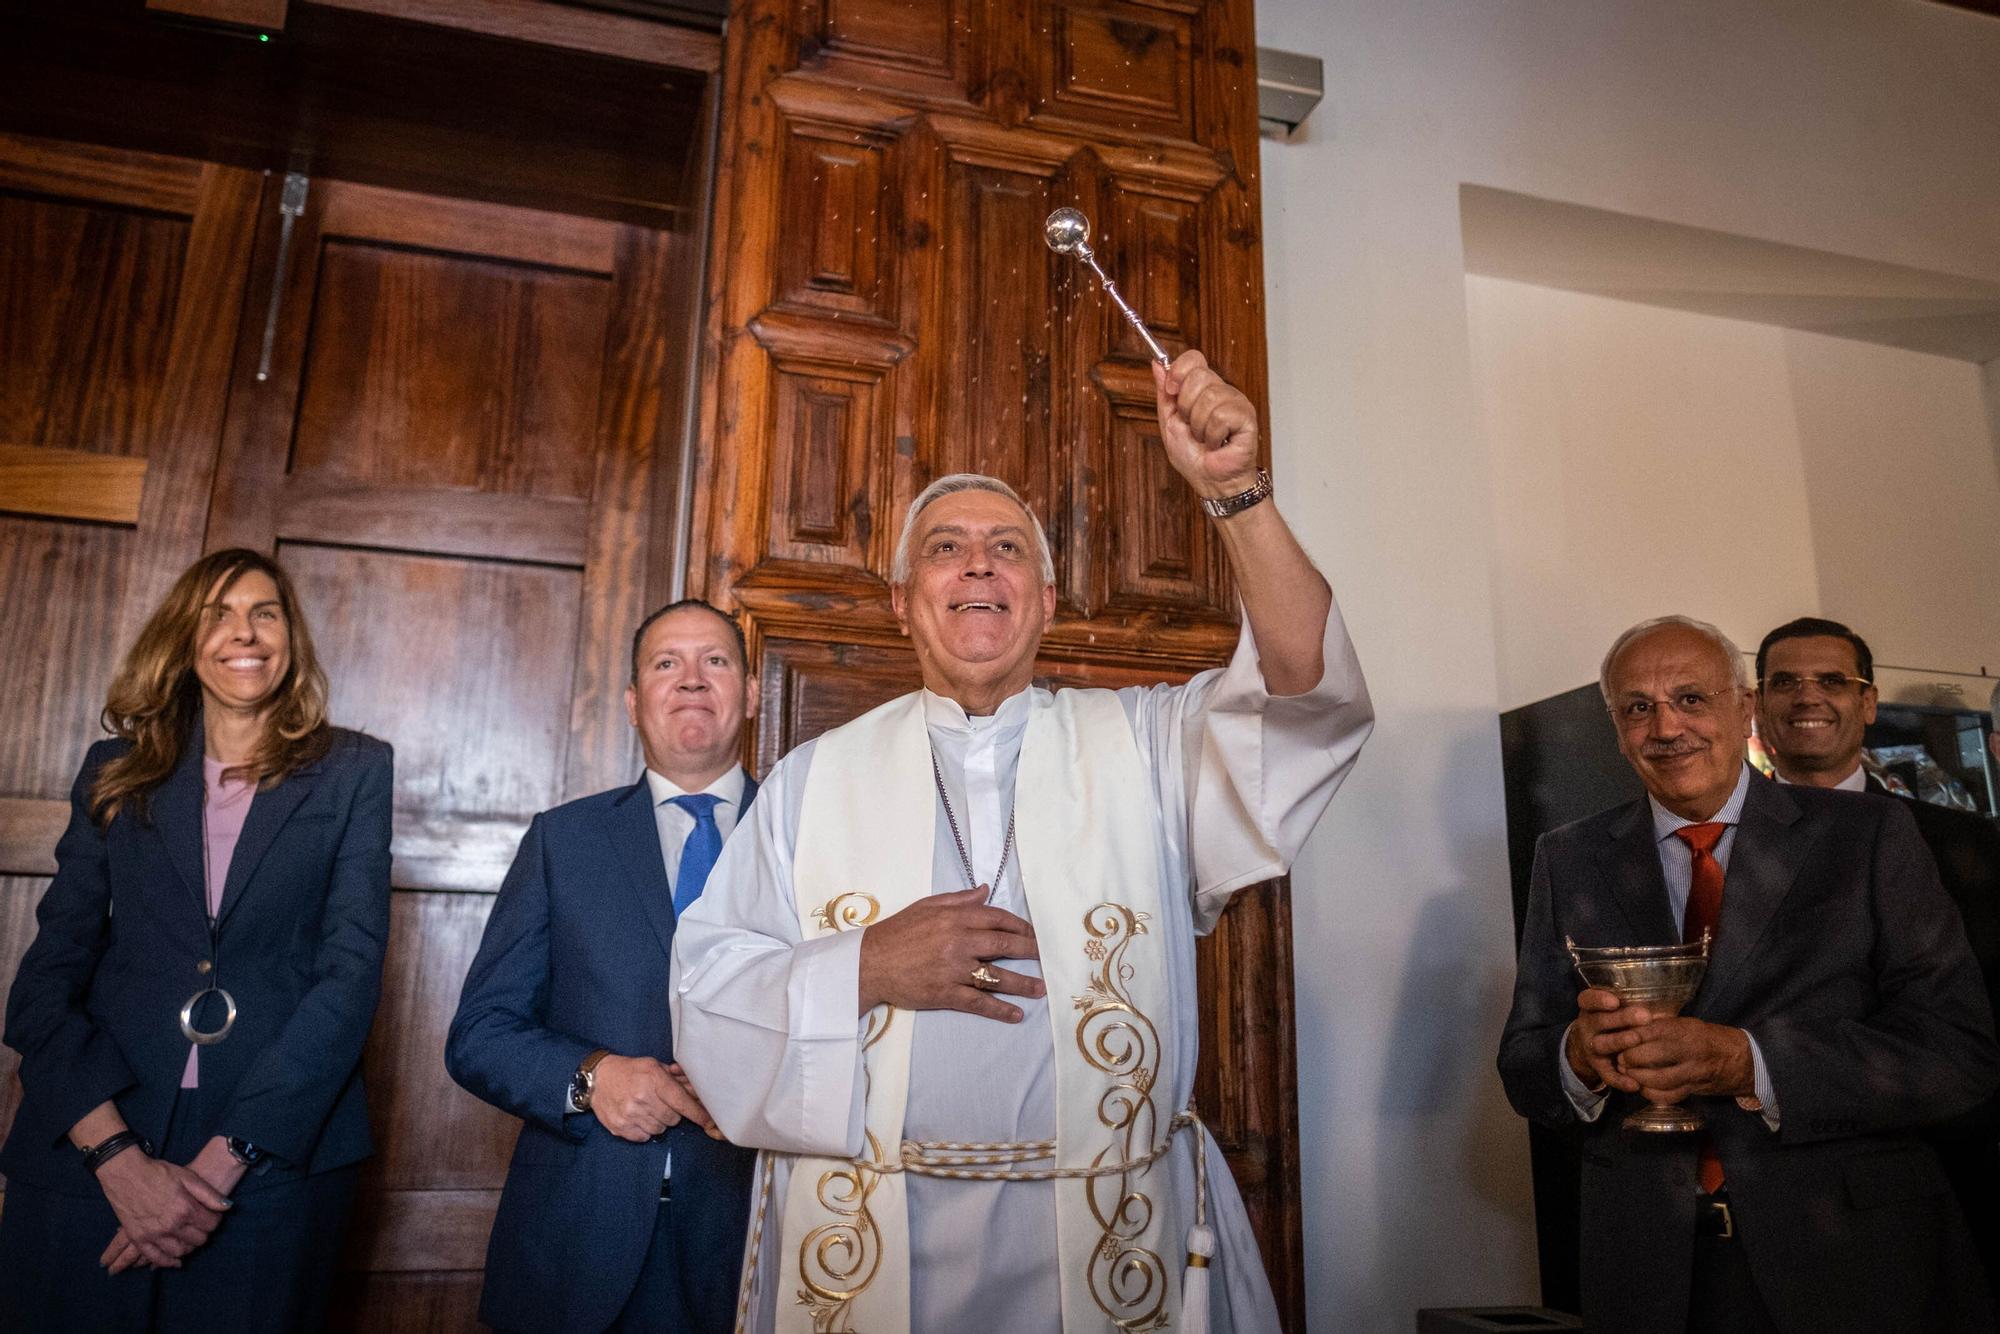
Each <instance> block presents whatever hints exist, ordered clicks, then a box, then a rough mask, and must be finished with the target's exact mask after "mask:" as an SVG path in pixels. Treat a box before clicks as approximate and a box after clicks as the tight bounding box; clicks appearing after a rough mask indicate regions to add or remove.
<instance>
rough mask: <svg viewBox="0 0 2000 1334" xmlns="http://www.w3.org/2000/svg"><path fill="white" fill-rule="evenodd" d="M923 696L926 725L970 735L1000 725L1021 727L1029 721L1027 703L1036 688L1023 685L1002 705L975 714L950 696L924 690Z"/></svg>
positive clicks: (1001, 703) (1003, 701) (1002, 702)
mask: <svg viewBox="0 0 2000 1334" xmlns="http://www.w3.org/2000/svg"><path fill="white" fill-rule="evenodd" d="M922 694H923V697H924V724H925V726H927V727H936V728H939V729H941V730H943V731H946V732H958V733H961V734H964V735H967V736H971V735H975V734H977V733H980V732H984V731H988V730H989V729H992V728H998V727H1019V726H1020V725H1021V724H1022V723H1024V722H1026V721H1027V720H1028V705H1029V702H1030V700H1032V699H1033V697H1034V694H1035V688H1034V687H1033V686H1032V685H1030V686H1024V687H1022V688H1021V689H1020V690H1017V691H1015V692H1014V693H1013V694H1011V695H1009V696H1008V697H1007V698H1006V699H1004V700H1002V701H1001V702H1000V707H999V708H997V709H995V710H993V712H992V713H990V714H985V715H982V716H980V717H973V716H972V715H970V714H968V713H967V712H966V711H965V709H964V707H963V706H962V705H960V704H959V702H958V701H957V700H955V699H952V698H951V697H950V696H949V695H939V694H934V693H933V692H931V691H930V690H925V691H923V692H922Z"/></svg>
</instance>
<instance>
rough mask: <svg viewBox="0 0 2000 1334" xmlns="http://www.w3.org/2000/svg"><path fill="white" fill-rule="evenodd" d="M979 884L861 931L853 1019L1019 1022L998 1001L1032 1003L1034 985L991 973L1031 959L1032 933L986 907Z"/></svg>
mask: <svg viewBox="0 0 2000 1334" xmlns="http://www.w3.org/2000/svg"><path fill="white" fill-rule="evenodd" d="M986 899H987V890H986V887H985V886H984V885H981V886H980V887H979V888H977V889H965V890H960V891H959V892H958V893H956V894H933V895H931V896H930V897H929V898H927V899H924V900H923V901H922V902H921V903H913V904H911V905H910V906H909V907H907V908H905V909H903V910H902V911H901V912H899V913H895V914H893V915H892V916H889V917H886V918H884V919H883V920H882V921H879V922H877V923H875V924H874V925H872V926H870V927H867V928H866V929H864V930H863V931H862V933H861V988H860V1011H859V1012H860V1013H862V1014H866V1013H867V1012H868V1011H869V1010H872V1009H874V1008H875V1007H876V1006H877V1005H893V1006H895V1007H896V1008H897V1009H899V1010H963V1011H965V1013H967V1014H977V1015H984V1016H985V1017H986V1018H988V1019H998V1020H1000V1021H1001V1022H1003V1023H1009V1024H1012V1023H1019V1022H1020V1019H1021V1011H1020V1009H1019V1007H1017V1006H1013V1005H1009V1004H1008V1003H1007V1002H1005V1001H1003V1000H1000V999H999V997H1000V996H1002V995H1006V996H1027V997H1030V998H1032V999H1037V1000H1039V999H1040V998H1041V996H1042V981H1041V979H1040V978H1038V977H1023V976H1022V975H1021V974H1019V973H1015V972H1010V971H1008V970H1007V969H1005V968H1000V967H997V966H996V965H995V964H994V963H993V960H995V959H1033V958H1037V957H1039V956H1038V955H1037V953H1036V949H1035V931H1034V928H1033V927H1031V926H1029V925H1028V924H1027V923H1026V922H1025V921H1023V920H1022V919H1021V918H1019V917H1016V916H1015V915H1014V914H1013V913H1010V912H1008V911H1006V910H1005V909H1003V908H994V907H989V906H988V905H987V902H986Z"/></svg>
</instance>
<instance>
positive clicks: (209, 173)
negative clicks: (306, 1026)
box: [0, 140, 700, 1329]
mask: <svg viewBox="0 0 2000 1334" xmlns="http://www.w3.org/2000/svg"><path fill="white" fill-rule="evenodd" d="M281 197H282V192H281V184H280V182H279V181H277V180H276V179H269V180H267V179H265V178H263V177H261V176H259V175H258V174H256V173H250V172H241V171H233V170H229V169H224V168H219V167H214V166H205V165H202V164H197V163H185V162H178V161H174V160H171V159H162V158H154V157H146V156H142V155H137V154H122V153H109V152H105V151H101V150H85V149H79V148H76V147H74V146H65V145H56V144H51V143H37V142H31V141H25V140H11V141H0V338H4V340H5V344H4V346H5V349H6V351H5V354H4V356H0V377H4V378H0V508H4V509H6V510H10V511H12V512H13V513H12V514H11V515H8V516H6V517H0V571H4V578H5V583H4V585H3V586H0V597H4V599H5V605H6V607H7V613H8V614H7V616H6V618H5V622H4V624H5V629H4V631H0V633H4V634H5V635H6V637H7V655H6V656H7V661H8V662H9V663H10V664H13V666H11V667H10V671H12V672H14V673H16V675H15V688H14V689H10V690H9V691H6V692H0V737H4V740H0V784H4V787H0V792H4V795H5V802H4V805H0V838H4V845H0V851H4V855H5V862H4V865H0V871H4V872H5V873H6V877H7V878H6V879H4V880H0V892H4V899H0V932H3V933H4V934H0V950H4V951H5V956H4V961H5V966H6V968H7V973H8V975H9V976H11V974H12V970H13V967H14V965H15V964H16V963H17V962H18V959H19V954H20V951H21V950H22V949H24V948H25V947H26V944H27V942H28V940H29V939H30V938H31V937H32V934H33V929H34V922H33V916H32V910H33V906H34V903H35V901H36V899H37V898H38V897H39V894H40V891H41V888H42V886H43V885H44V884H46V879H45V876H46V873H47V871H48V870H49V869H50V863H49V859H50V854H51V850H52V849H53V847H54V843H55V836H56V834H57V833H58V832H59V831H60V828H61V822H62V820H63V818H64V816H65V814H66V804H65V803H64V801H63V800H62V799H63V798H64V797H65V796H66V793H67V788H68V784H69V781H70V778H71V776H72V775H73V773H74V768H75V765H76V764H77V762H78V761H79V759H80V758H81V755H82V752H83V749H84V747H85V746H86V745H87V744H88V742H89V741H90V740H91V739H93V738H94V736H95V735H96V726H95V723H96V714H97V710H98V709H99V708H100V707H101V706H102V702H103V695H104V689H105V687H106V685H107V684H108V681H109V677H110V673H111V671H112V670H113V669H114V667H115V665H116V664H115V658H116V655H117V654H118V653H119V652H120V651H121V650H122V647H123V646H124V645H125V644H127V643H129V642H130V639H131V637H132V634H133V632H134V631H135V629H136V625H137V622H138V620H140V619H143V617H144V616H145V614H146V613H147V612H148V611H149V610H150V608H151V607H152V606H153V605H154V604H155V603H156V602H157V601H158V599H159V596H160V595H161V593H162V592H164V589H165V585H166V583H167V582H169V581H171V580H172V578H173V577H174V576H175V575H176V574H177V573H178V572H179V570H180V569H181V568H182V567H183V565H184V564H185V563H186V562H187V561H188V560H191V559H193V557H194V556H196V555H198V554H199V553H200V551H202V550H204V549H213V548H215V547H220V546H229V545H241V546H248V547H253V548H256V549H258V550H263V551H275V552H276V553H277V555H278V557H279V559H280V560H281V561H282V562H283V563H284V565H285V567H286V568H287V569H288V570H289V571H290V572H291V574H292V576H293V578H294V579H295V581H296V582H297V584H298V589H299V594H300V599H301V602H302V604H303V607H304V609H305V612H306V614H307V616H308V618H309V624H310V627H311V631H312V634H313V637H314V640H315V642H316V645H317V647H318V649H319V652H320V654H321V657H322V658H323V660H324V661H325V664H326V667H327V671H328V674H329V676H330V677H331V679H332V683H333V700H332V711H333V715H334V717H335V719H336V720H337V721H339V722H341V723H342V724H344V725H346V726H351V727H358V728H361V729H363V730H365V731H368V732H371V733H373V734H375V735H377V736H381V737H383V738H385V739H388V740H390V741H391V742H393V743H394V745H395V747H396V802H395V806H396V839H395V871H394V882H395V886H396V894H395V898H394V907H393V919H392V934H391V939H390V944H389V954H388V969H387V977H386V980H385V984H384V991H383V997H382V1005H381V1009H380V1011H379V1015H378V1018H377V1020H376V1026H375V1031H374V1034H373V1037H372V1039H371V1041H370V1043H369V1047H368V1052H367V1056H366V1078H367V1080H368V1085H369V1093H370V1110H371V1113H372V1117H373V1121H374V1125H375V1129H376V1140H377V1144H378V1151H377V1154H376V1156H375V1157H374V1158H373V1159H372V1160H371V1161H370V1163H369V1164H368V1165H367V1167H366V1169H365V1175H364V1184H363V1196H362V1199H361V1203H360V1206H359V1211H358V1216H357V1223H356V1228H355V1231H354V1235H353V1237H352V1239H351V1245H350V1252H349V1267H350V1271H351V1272H350V1273H349V1274H348V1276H347V1277H346V1278H345V1279H344V1280H343V1283H342V1286H341V1299H340V1300H341V1307H340V1310H339V1313H338V1315H339V1321H340V1323H342V1324H344V1325H348V1326H350V1327H353V1328H362V1329H376V1328H384V1327H387V1326H388V1325H390V1324H392V1323H393V1324H395V1325H397V1326H399V1327H405V1328H470V1327H471V1326H472V1325H473V1323H474V1309H475V1306H476V1300H477V1293H478V1286H479V1272H478V1271H479V1270H480V1268H481V1266H482V1265H483V1263H484V1255H485V1245H486V1235H487V1231H488V1229H489V1227H490V1224H491V1220H492V1215H493V1210H494V1208H495V1206H496V1205H497V1202H498V1195H499V1188H500V1185H501V1183H502V1181H503V1180H504V1179H505V1174H506V1167H507V1159H508V1154H509V1152H510V1150H511V1148H512V1145H513V1139H514V1134H515V1131H516V1129H517V1127H518V1123H517V1122H515V1121H514V1120H513V1119H512V1118H511V1117H508V1116H505V1115H503V1114H502V1113H500V1112H498V1111H496V1110H494V1109H492V1108H490V1107H487V1106H486V1105H484V1104H482V1103H480V1102H478V1101H477V1100H475V1099H474V1098H472V1097H471V1096H470V1095H468V1094H466V1093H465V1092H463V1091H462V1090H460V1089H459V1088H457V1087H456V1086H455V1085H453V1084H452V1083H451V1082H450V1080H449V1079H448V1078H447V1076H446V1074H445V1070H444V1065H443V1059H442V1053H443V1047H444V1036H445V1028H446V1026H447V1024H448V1023H449V1021H450V1017H451V1014H452V1011H453V1009H454V1008H455V1006H456V1003H457V998H458V991H459V987H460V985H461V983H462V982H463V980H464V977H465V972H466V969H467V968H468V967H469V966H470V964H471V960H472V954H473V951H474V950H475V949H476V948H477V945H478V942H479V935H480V932H481V930H482V929H483V928H484V925H485V921H486V915H487V910H488V908H489V906H490V904H491V898H490V895H491V893H492V891H493V890H494V889H495V888H497V886H498V884H499V882H500V879H501V876H502V875H503V873H504V872H505V869H506V866H507V863H508V862H509V861H510V860H511V858H512V855H513V850H514V846H515V844H516V843H517V842H518V840H519V838H520V835H521V833H522V831H523V830H524V829H525V827H526V824H527V821H528V818H529V817H530V816H531V815H533V814H534V813H535V812H536V811H539V810H543V809H545V808H547V807H549V806H553V805H555V804H557V803H559V802H561V801H563V800H566V799H567V798H568V797H570V796H574V795H579V794H582V793H585V792H592V791H597V790H600V789H603V788H606V787H610V786H613V785H615V784H618V783H623V782H629V781H630V780H631V779H632V777H633V775H634V774H636V773H637V772H638V769H639V759H638V754H637V750H636V747H635V745H634V743H633V739H632V734H631V729H630V728H629V727H628V726H627V724H626V723H625V719H624V711H623V705H622V692H623V689H624V685H625V682H626V679H627V674H628V665H627V664H628V658H627V653H628V646H629V636H630V633H631V627H632V626H633V625H634V624H636V623H637V622H638V620H639V619H640V618H641V617H642V616H643V615H644V613H645V610H646V609H647V607H648V606H649V605H651V604H652V603H654V602H657V601H659V600H661V599H663V598H664V597H665V596H666V591H667V590H666V583H667V575H668V573H669V571H670V570H671V566H672V557H671V554H670V551H669V548H670V545H671V527H672V523H671V519H672V515H673V513H674V509H675V503H676V499H677V497H676V494H675V489H676V486H677V478H678V475H679V469H678V464H679V446H678V438H679V428H680V423H681V420H682V416H683V408H684V400H683V397H682V396H683V395H684V394H685V393H686V392H687V391H688V389H689V387H690V386H689V380H690V378H691V376H690V368H691V366H692V364H693V358H692V355H691V348H690V347H689V339H690V335H691V332H692V329H693V327H694V317H695V311H694V307H693V304H692V303H693V302H694V300H695V298H696V296H697V294H698V291H699V286H700V284H699V279H698V273H697V263H698V262H697V260H696V259H695V257H694V251H693V248H692V243H691V242H690V241H689V240H688V239H687V238H685V237H681V236H678V235H674V234H667V233H660V232H655V231H649V230H646V229H642V228H638V227H633V226H624V225H619V224H615V223H609V222H601V221H597V220H594V219H588V218H576V217H567V216H563V215H558V214H550V213H540V212H534V211H530V210H525V209H519V208H509V207H502V206H498V205H492V204H483V203H472V202H467V201H464V200H457V199H445V198H439V197H433V196H426V195H418V194H408V193H402V192H397V191H390V190H383V189H377V188H372V187H368V186H362V185H354V184H348V183H344V182H338V181H312V182H307V183H306V184H305V202H304V206H303V209H302V211H299V212H298V213H297V214H296V216H295V217H294V218H293V220H292V224H291V226H290V228H289V237H288V238H286V239H284V241H283V244H282V245H281V244H280V240H281V237H282V236H283V234H284V232H285V230H286V229H285V228H284V227H283V223H282V218H283V209H282V208H281V206H280V202H281ZM281 255H282V260H283V262H282V266H280V256H281ZM274 291H275V294H276V295H275V299H274V298H273V292H274ZM169 406H171V411H168V407H169ZM163 412H165V413H166V416H167V419H166V420H162V419H161V416H162V413H163ZM83 510H87V511H88V512H66V511H83ZM7 1059H8V1060H9V1061H10V1062H11V1061H12V1053H8V1054H7ZM8 1083H9V1090H8V1094H7V1097H6V1099H5V1102H4V1104H0V1107H4V1111H0V1115H7V1114H10V1113H11V1109H12V1107H13V1106H14V1105H15V1097H16V1096H17V1093H16V1090H17V1088H18V1085H16V1084H15V1082H14V1081H13V1080H12V1079H11V1078H10V1079H9V1081H8ZM392 1309H393V1310H394V1312H395V1315H394V1318H393V1320H392V1319H391V1317H390V1312H391V1310H392Z"/></svg>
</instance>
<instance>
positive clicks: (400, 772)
mask: <svg viewBox="0 0 2000 1334" xmlns="http://www.w3.org/2000/svg"><path fill="white" fill-rule="evenodd" d="M406 537H407V538H408V539H410V540H411V542H412V544H414V541H415V540H416V538H417V537H418V534H416V533H409V534H406ZM278 557H279V559H280V560H282V561H283V562H284V563H285V568H286V569H287V570H288V571H290V572H291V575H292V578H293V580H294V581H295V582H296V583H297V585H298V590H299V600H300V601H301V602H302V603H303V604H304V605H305V608H306V612H307V615H308V616H309V617H310V618H311V624H312V627H313V637H314V641H315V643H316V646H317V647H318V649H319V653H320V656H321V658H322V660H323V661H324V662H325V664H326V669H327V674H328V675H329V676H330V677H331V678H332V682H333V702H332V712H333V716H334V717H336V718H339V719H342V720H344V721H345V722H346V723H347V724H348V725H350V726H353V727H358V728H361V729H362V730H364V731H367V732H371V733H373V734H375V735H376V736H382V737H389V738H393V739H394V743H395V746H396V804H397V806H398V807H400V808H404V809H410V810H419V811H424V812H426V813H427V814H432V815H451V816H513V817H516V818H518V819H520V820H521V821H522V822H523V823H524V824H525V822H526V819H527V817H528V816H530V815H533V814H534V813H535V812H536V811H539V810H544V809H546V808H547V807H549V806H553V805H555V804H556V803H557V802H558V801H559V800H560V799H561V798H562V794H563V779H562V775H563V765H564V747H565V745H566V744H567V742H568V739H569V694H570V671H571V658H572V654H573V652H574V648H573V646H574V643H575V637H576V626H577V610H578V601H579V593H580V591H581V580H580V578H579V576H578V574H577V572H576V571H573V570H563V569H554V568H550V567H547V566H540V565H512V564H501V563H499V562H489V561H462V560H454V559H445V558H441V557H436V556H415V555H402V554H397V553H391V552H383V551H359V550H352V549H346V548H338V547H323V546H313V545H307V544H303V543H300V544H294V543H290V542H287V543H284V544H282V545H281V546H280V547H279V549H278ZM496 626H523V627H525V626H533V627H535V630H534V633H532V634H523V635H519V636H512V635H496V634H494V633H493V630H494V627H496ZM417 683H421V688H419V689H413V688H412V687H413V686H414V685H416V684H417ZM440 700H449V701H451V707H450V708H448V709H446V708H439V707H438V706H437V702H438V701H440ZM495 888H497V886H495Z"/></svg>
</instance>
